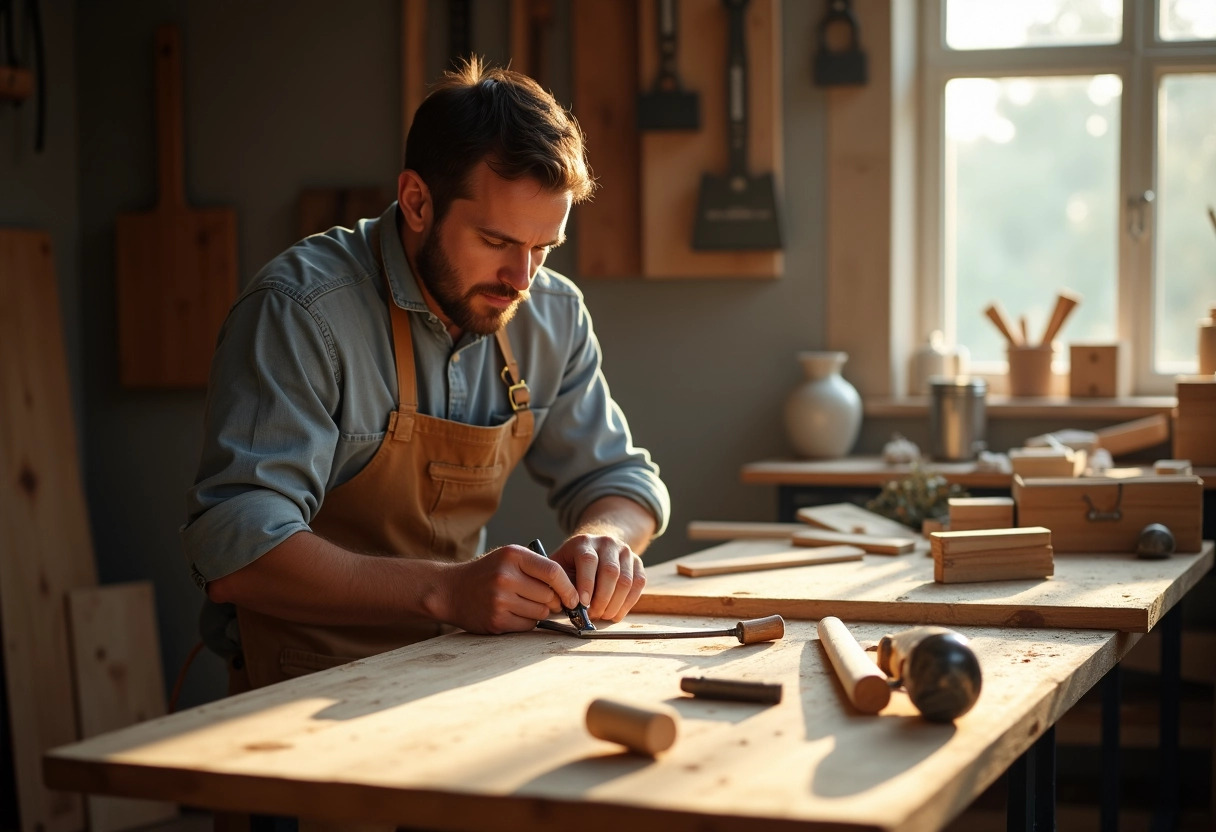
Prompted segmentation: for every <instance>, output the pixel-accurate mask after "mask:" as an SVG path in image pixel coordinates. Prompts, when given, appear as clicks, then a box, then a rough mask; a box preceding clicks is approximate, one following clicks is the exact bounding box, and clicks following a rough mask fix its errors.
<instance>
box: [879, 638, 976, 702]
mask: <svg viewBox="0 0 1216 832" xmlns="http://www.w3.org/2000/svg"><path fill="white" fill-rule="evenodd" d="M878 666H879V667H881V668H882V669H883V671H884V672H886V673H887V674H888V675H890V676H891V678H892V679H894V680H896V683H902V684H903V686H904V688H906V689H907V691H908V698H909V699H911V700H912V704H913V705H915V706H916V709H917V710H918V711H920V713H921V716H923V717H924V718H925V719H927V720H928V721H929V722H951V721H953V720H954V719H956V718H957V717H960V716H962V715H963V714H965V713H967V711H969V710H971V707H972V706H973V705H974V704H975V700H976V699H978V698H979V696H980V687H981V685H982V683H983V679H982V676H981V674H980V663H979V659H977V658H976V657H975V653H974V652H973V651H972V650H971V647H970V646H969V645H968V644H967V639H966V638H964V637H963V636H962V635H961V634H959V633H956V632H954V631H953V630H948V629H946V628H945V627H913V628H912V629H910V630H904V631H903V632H900V633H896V634H895V635H887V636H883V637H882V639H880V640H879V642H878Z"/></svg>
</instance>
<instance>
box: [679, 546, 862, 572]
mask: <svg viewBox="0 0 1216 832" xmlns="http://www.w3.org/2000/svg"><path fill="white" fill-rule="evenodd" d="M864 554H865V553H864V552H863V551H862V550H861V549H860V548H858V547H856V546H829V547H827V548H825V549H816V550H814V551H812V552H778V553H776V554H772V555H753V556H751V557H745V558H728V559H725V560H715V561H709V562H706V563H677V564H676V572H678V573H680V574H681V575H687V576H688V577H689V578H703V577H705V576H707V575H727V574H731V573H735V572H761V571H764V570H766V569H788V568H790V567H793V566H815V565H818V564H823V563H842V562H844V561H850V560H861V559H862V555H864Z"/></svg>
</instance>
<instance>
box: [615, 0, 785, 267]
mask: <svg viewBox="0 0 1216 832" xmlns="http://www.w3.org/2000/svg"><path fill="white" fill-rule="evenodd" d="M678 2H679V8H678V12H677V15H678V20H679V55H678V62H679V69H678V73H679V76H680V80H681V81H682V82H683V84H684V88H685V89H687V90H690V91H695V92H697V93H698V94H699V95H700V99H701V129H700V130H695V131H691V130H679V131H674V130H669V131H663V130H651V131H646V132H644V133H643V134H642V136H641V170H642V178H641V205H642V216H641V220H642V273H643V274H644V275H645V276H646V277H652V278H688V277H780V276H781V275H782V274H783V272H784V271H785V257H784V254H783V253H782V252H781V251H779V250H778V251H714V252H707V251H693V250H692V234H693V225H694V223H695V220H696V214H697V200H698V197H699V192H700V187H701V175H702V174H703V173H711V174H714V175H717V176H724V175H725V174H726V166H727V152H726V122H727V118H726V30H727V25H726V20H727V16H726V10H725V9H724V7H723V5H722V2H721V0H678ZM654 3H655V0H640V2H639V3H638V18H637V20H638V28H637V43H638V58H639V67H640V71H639V74H638V86H637V88H636V89H635V93H636V92H642V91H647V90H649V89H650V88H651V87H652V86H653V84H654V79H655V76H656V74H657V72H658V54H659V53H658V46H657V44H656V40H657V34H656V32H655V19H656V18H655V8H654ZM746 23H747V40H746V49H747V88H748V113H747V119H748V148H749V159H748V173H749V174H750V175H753V176H754V175H756V174H759V173H766V172H771V173H772V174H773V176H774V179H775V180H776V182H777V183H778V184H777V190H778V193H777V213H778V216H779V217H780V218H781V220H780V221H781V222H782V223H784V222H785V217H784V213H783V199H782V195H781V184H782V182H783V179H782V168H783V163H782V122H783V119H782V105H781V33H780V23H781V7H780V4H779V3H778V2H777V0H752V1H751V2H750V3H749V4H748V7H747V21H746ZM787 233H790V232H787Z"/></svg>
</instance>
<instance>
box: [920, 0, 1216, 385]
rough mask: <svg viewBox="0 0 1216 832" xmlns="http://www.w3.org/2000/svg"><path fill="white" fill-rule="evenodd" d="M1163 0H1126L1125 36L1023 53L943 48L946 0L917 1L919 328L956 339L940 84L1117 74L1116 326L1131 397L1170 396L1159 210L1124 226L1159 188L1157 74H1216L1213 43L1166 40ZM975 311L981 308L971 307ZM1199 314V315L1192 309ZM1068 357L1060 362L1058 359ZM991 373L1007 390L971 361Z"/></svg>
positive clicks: (996, 370)
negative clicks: (1158, 361)
mask: <svg viewBox="0 0 1216 832" xmlns="http://www.w3.org/2000/svg"><path fill="white" fill-rule="evenodd" d="M1159 9H1160V0H1153V2H1148V3H1144V2H1139V0H1124V3H1123V21H1122V25H1123V32H1122V39H1121V41H1120V42H1119V43H1114V44H1098V45H1077V46H1041V47H1027V48H1019V49H977V50H950V49H947V48H946V47H945V26H946V23H945V11H946V0H923V2H922V3H921V17H920V20H919V21H918V23H919V25H918V27H917V29H918V34H917V40H918V47H917V54H918V58H919V60H918V63H919V68H920V84H921V91H920V92H921V95H920V100H921V111H920V124H919V127H918V137H919V140H918V142H917V144H918V146H919V151H918V154H919V161H920V164H919V168H920V177H919V181H920V188H919V190H920V197H919V209H920V210H919V211H918V225H919V228H918V232H919V233H918V238H919V240H920V241H921V253H920V268H919V269H918V270H917V271H918V273H919V278H918V286H917V294H918V297H919V299H920V303H919V305H918V313H917V319H916V322H915V323H916V329H917V331H919V332H929V331H932V330H934V329H941V330H943V332H945V334H946V336H947V340H949V341H953V340H954V336H955V333H954V332H952V331H951V330H952V329H953V323H952V322H953V319H954V316H953V315H950V314H948V313H950V312H951V310H950V309H949V308H947V306H948V305H947V303H946V298H945V280H946V269H945V266H946V265H947V264H946V260H945V258H946V246H945V222H944V216H943V213H942V208H943V204H944V180H943V175H944V162H943V159H944V128H943V115H944V99H945V85H946V83H947V82H948V81H949V80H951V79H953V78H959V77H1009V76H1024V77H1033V76H1067V75H1092V74H1114V75H1118V76H1119V77H1120V78H1121V79H1122V81H1123V92H1122V99H1121V107H1120V119H1119V122H1120V123H1119V131H1120V132H1119V174H1118V175H1119V183H1118V201H1119V211H1118V216H1119V218H1120V220H1119V230H1118V235H1119V236H1118V263H1117V275H1116V304H1117V309H1118V320H1117V321H1116V322H1115V326H1116V332H1117V338H1118V339H1119V340H1121V341H1124V342H1126V344H1127V346H1128V349H1127V355H1128V358H1129V359H1130V361H1131V364H1132V367H1131V370H1132V372H1131V379H1132V391H1131V392H1132V393H1133V394H1134V395H1142V396H1144V395H1149V396H1151V395H1161V394H1166V393H1172V392H1173V388H1174V379H1175V376H1174V375H1173V374H1165V373H1157V372H1155V370H1154V367H1153V363H1154V362H1153V360H1152V356H1153V348H1154V343H1153V335H1154V331H1153V326H1154V315H1155V312H1154V300H1155V298H1154V280H1153V279H1141V276H1142V275H1148V276H1150V278H1152V277H1155V274H1154V271H1155V263H1156V256H1155V255H1156V247H1155V240H1156V236H1157V235H1156V233H1155V232H1156V212H1155V210H1154V209H1153V207H1152V205H1151V203H1150V207H1149V208H1148V213H1147V215H1146V216H1144V217H1143V220H1144V223H1145V229H1146V231H1145V233H1144V234H1143V235H1142V236H1139V237H1136V236H1134V235H1133V234H1132V233H1131V231H1130V227H1131V224H1132V223H1133V222H1136V221H1137V212H1136V210H1135V209H1133V208H1131V207H1130V206H1131V205H1132V204H1133V202H1138V201H1139V197H1140V195H1141V194H1143V193H1145V192H1147V191H1153V192H1156V191H1157V187H1156V179H1157V171H1156V148H1157V126H1158V119H1157V101H1156V99H1157V95H1158V89H1159V86H1160V80H1161V78H1162V76H1163V75H1165V74H1168V73H1174V72H1216V49H1214V48H1213V47H1216V40H1204V41H1162V40H1159V39H1158V34H1157V27H1158V20H1159V14H1160V11H1159ZM977 314H978V312H977ZM1197 318H1198V314H1197ZM1061 358H1064V359H1065V362H1061V361H1060V359H1061ZM1056 359H1057V363H1056V368H1055V369H1056V373H1057V377H1056V378H1055V379H1054V382H1055V383H1054V387H1053V389H1054V390H1055V391H1056V392H1060V393H1064V392H1066V391H1067V377H1066V375H1063V374H1062V372H1063V370H1064V368H1065V367H1066V359H1067V355H1066V354H1065V355H1064V356H1059V355H1057V357H1056ZM975 370H976V371H977V373H978V374H979V375H984V376H987V377H988V378H989V382H990V384H992V388H993V390H994V392H1003V388H1004V387H1005V362H1004V361H999V362H986V363H984V364H979V365H977V366H976V367H975Z"/></svg>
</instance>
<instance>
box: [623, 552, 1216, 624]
mask: <svg viewBox="0 0 1216 832" xmlns="http://www.w3.org/2000/svg"><path fill="white" fill-rule="evenodd" d="M787 548H788V545H787V544H784V543H781V542H779V541H772V540H741V541H735V542H733V543H725V544H723V545H721V546H715V547H713V548H712V549H707V550H705V551H704V552H700V553H698V554H696V555H693V556H689V557H685V558H681V559H680V561H681V562H683V563H696V562H704V563H712V562H713V561H715V560H720V559H730V558H738V557H752V556H759V555H765V554H771V553H774V552H778V551H784V550H786V549H787ZM1212 560H1213V557H1212V541H1210V540H1208V541H1204V544H1203V551H1202V552H1200V553H1198V554H1192V555H1174V556H1171V557H1170V558H1168V559H1166V560H1159V561H1148V560H1137V559H1136V557H1135V556H1134V555H1126V554H1115V555H1080V554H1078V555H1072V554H1070V555H1062V556H1060V557H1057V558H1056V559H1055V575H1054V576H1053V577H1052V578H1049V579H1047V580H1026V581H994V582H986V583H976V584H938V583H934V580H933V560H932V559H931V558H926V557H922V556H920V555H903V556H899V557H895V558H891V557H889V556H885V555H866V556H865V558H864V559H863V560H862V562H861V563H833V564H826V565H823V566H813V567H797V568H794V569H786V570H781V571H779V572H754V573H750V574H746V575H723V576H711V577H706V578H698V579H697V580H695V581H690V580H688V579H687V578H683V577H681V576H680V575H678V574H676V569H675V566H674V564H673V563H672V562H670V561H669V562H667V563H661V564H656V565H653V566H649V567H647V568H646V591H645V592H644V593H643V594H642V597H641V599H640V600H639V601H638V604H637V606H636V607H634V609H636V610H637V611H638V612H654V613H676V614H682V615H737V616H739V617H740V618H751V617H755V616H760V615H769V614H772V613H778V614H780V615H783V616H785V617H786V618H803V619H817V618H821V617H823V616H825V615H834V616H836V617H837V618H841V619H844V620H846V621H850V620H851V621H896V622H907V623H914V624H941V625H943V626H955V625H963V624H972V625H978V626H1002V627H1070V628H1078V629H1109V630H1124V631H1126V632H1133V633H1146V632H1148V631H1149V630H1151V629H1152V628H1153V626H1154V625H1155V624H1156V623H1157V621H1158V620H1160V618H1161V616H1163V615H1165V613H1166V612H1167V611H1169V609H1170V607H1172V606H1173V605H1174V604H1175V603H1176V602H1177V601H1178V600H1179V599H1180V598H1181V597H1182V595H1183V594H1184V593H1185V592H1186V591H1187V590H1189V589H1190V588H1191V587H1192V586H1194V585H1195V583H1196V582H1197V581H1198V580H1199V579H1200V578H1201V577H1202V576H1203V574H1204V573H1205V572H1207V571H1208V570H1209V569H1211V568H1212Z"/></svg>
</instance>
